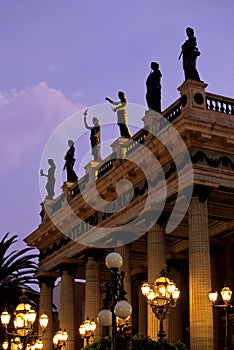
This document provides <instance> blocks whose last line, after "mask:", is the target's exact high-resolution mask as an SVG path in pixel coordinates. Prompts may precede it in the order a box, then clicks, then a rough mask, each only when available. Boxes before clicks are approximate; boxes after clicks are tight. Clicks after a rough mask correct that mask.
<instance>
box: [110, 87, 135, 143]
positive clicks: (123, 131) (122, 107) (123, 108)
mask: <svg viewBox="0 0 234 350" xmlns="http://www.w3.org/2000/svg"><path fill="white" fill-rule="evenodd" d="M118 97H119V99H120V101H118V102H114V101H112V100H111V99H110V98H109V97H106V98H105V100H106V101H108V102H110V103H111V104H112V105H114V106H115V107H113V108H112V110H113V112H117V125H118V126H119V130H120V136H121V137H125V138H127V139H129V138H130V137H131V133H130V130H129V128H128V113H127V104H128V101H127V99H126V96H125V93H124V92H122V91H119V92H118Z"/></svg>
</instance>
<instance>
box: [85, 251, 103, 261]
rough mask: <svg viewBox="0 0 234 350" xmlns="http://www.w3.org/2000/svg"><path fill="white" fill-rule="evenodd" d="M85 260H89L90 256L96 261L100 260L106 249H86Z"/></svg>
mask: <svg viewBox="0 0 234 350" xmlns="http://www.w3.org/2000/svg"><path fill="white" fill-rule="evenodd" d="M84 254H85V261H86V262H87V261H88V258H93V260H94V261H95V262H98V261H100V260H101V258H102V257H103V255H104V250H103V249H98V248H96V249H95V248H91V249H86V250H85V252H84Z"/></svg>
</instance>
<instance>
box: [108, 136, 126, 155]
mask: <svg viewBox="0 0 234 350" xmlns="http://www.w3.org/2000/svg"><path fill="white" fill-rule="evenodd" d="M128 140H129V139H126V138H125V137H119V138H118V139H117V140H115V141H114V142H113V143H112V144H111V147H112V150H113V152H114V153H115V155H116V158H120V159H122V158H125V155H126V149H127V148H126V143H127V142H128Z"/></svg>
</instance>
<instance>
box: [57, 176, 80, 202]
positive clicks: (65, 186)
mask: <svg viewBox="0 0 234 350" xmlns="http://www.w3.org/2000/svg"><path fill="white" fill-rule="evenodd" d="M75 183H76V182H69V181H66V182H64V184H63V185H62V187H61V189H62V192H63V193H64V195H65V197H66V199H67V201H68V202H69V201H70V199H71V198H72V190H71V188H72V187H73V186H74V185H75ZM77 183H78V182H77Z"/></svg>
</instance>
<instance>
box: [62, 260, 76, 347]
mask: <svg viewBox="0 0 234 350" xmlns="http://www.w3.org/2000/svg"><path fill="white" fill-rule="evenodd" d="M74 272H75V271H74V267H73V266H72V267H66V268H64V270H63V272H62V278H61V290H60V328H61V329H62V330H64V329H66V331H67V333H68V340H67V342H66V350H75V332H77V331H78V330H75V285H74Z"/></svg>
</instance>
